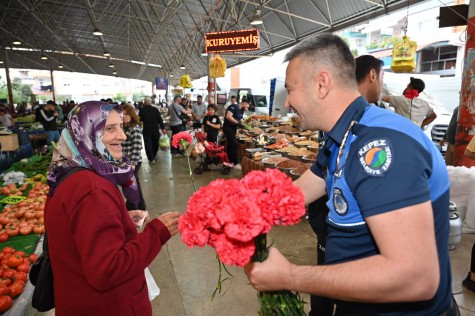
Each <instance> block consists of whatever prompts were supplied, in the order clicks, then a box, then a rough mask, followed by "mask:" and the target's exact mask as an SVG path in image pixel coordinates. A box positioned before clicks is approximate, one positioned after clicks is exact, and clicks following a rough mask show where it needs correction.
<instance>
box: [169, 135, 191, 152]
mask: <svg viewBox="0 0 475 316" xmlns="http://www.w3.org/2000/svg"><path fill="white" fill-rule="evenodd" d="M192 142H193V139H192V138H191V135H190V134H189V133H187V132H179V133H177V134H175V135H173V138H172V146H173V147H175V148H178V147H180V148H184V149H186V147H187V146H188V145H189V144H191V143H192Z"/></svg>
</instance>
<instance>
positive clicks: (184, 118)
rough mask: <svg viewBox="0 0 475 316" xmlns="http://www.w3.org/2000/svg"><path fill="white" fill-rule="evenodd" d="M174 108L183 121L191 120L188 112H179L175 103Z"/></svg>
mask: <svg viewBox="0 0 475 316" xmlns="http://www.w3.org/2000/svg"><path fill="white" fill-rule="evenodd" d="M172 108H173V111H175V113H176V115H177V116H178V117H179V118H180V119H181V120H182V121H183V122H185V123H188V122H189V121H191V119H190V117H189V116H188V115H187V114H185V113H183V112H181V111H180V113H178V111H177V110H176V109H175V104H172Z"/></svg>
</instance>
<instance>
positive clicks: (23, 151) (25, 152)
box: [14, 143, 33, 162]
mask: <svg viewBox="0 0 475 316" xmlns="http://www.w3.org/2000/svg"><path fill="white" fill-rule="evenodd" d="M31 156H33V145H32V144H30V143H28V144H25V145H22V146H20V148H18V149H17V150H16V151H15V153H14V159H15V162H17V161H20V160H22V159H24V158H30V157H31Z"/></svg>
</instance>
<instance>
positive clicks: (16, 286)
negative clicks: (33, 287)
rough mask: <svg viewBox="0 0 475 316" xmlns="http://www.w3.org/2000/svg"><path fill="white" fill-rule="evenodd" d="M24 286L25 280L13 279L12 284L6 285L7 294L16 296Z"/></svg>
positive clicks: (21, 291)
mask: <svg viewBox="0 0 475 316" xmlns="http://www.w3.org/2000/svg"><path fill="white" fill-rule="evenodd" d="M24 288H25V282H23V281H15V282H13V284H12V285H10V286H9V287H8V290H9V294H10V296H11V297H12V298H14V297H17V296H18V295H20V294H21V293H23V289H24Z"/></svg>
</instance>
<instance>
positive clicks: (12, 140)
mask: <svg viewBox="0 0 475 316" xmlns="http://www.w3.org/2000/svg"><path fill="white" fill-rule="evenodd" d="M0 144H1V145H2V148H1V150H2V151H15V150H17V149H18V147H20V145H19V143H18V135H17V134H10V135H0Z"/></svg>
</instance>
